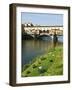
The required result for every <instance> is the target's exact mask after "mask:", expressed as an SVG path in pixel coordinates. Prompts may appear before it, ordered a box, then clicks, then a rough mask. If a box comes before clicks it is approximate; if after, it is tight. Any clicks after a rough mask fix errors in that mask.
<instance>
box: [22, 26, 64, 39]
mask: <svg viewBox="0 0 72 90" xmlns="http://www.w3.org/2000/svg"><path fill="white" fill-rule="evenodd" d="M22 33H23V34H27V35H30V36H32V37H39V36H51V37H52V36H53V35H54V33H56V35H58V36H59V35H63V26H23V25H22Z"/></svg>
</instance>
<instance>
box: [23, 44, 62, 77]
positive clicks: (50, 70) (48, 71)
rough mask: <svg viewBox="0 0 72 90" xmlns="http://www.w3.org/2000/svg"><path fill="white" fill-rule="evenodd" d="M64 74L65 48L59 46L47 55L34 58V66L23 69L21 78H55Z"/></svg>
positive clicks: (29, 65)
mask: <svg viewBox="0 0 72 90" xmlns="http://www.w3.org/2000/svg"><path fill="white" fill-rule="evenodd" d="M62 74H63V47H62V46H57V47H55V48H53V49H50V50H49V51H48V52H47V53H46V54H44V55H42V56H39V57H36V58H34V60H33V62H32V64H26V65H25V66H24V67H23V70H22V73H21V76H22V77H31V76H54V75H62Z"/></svg>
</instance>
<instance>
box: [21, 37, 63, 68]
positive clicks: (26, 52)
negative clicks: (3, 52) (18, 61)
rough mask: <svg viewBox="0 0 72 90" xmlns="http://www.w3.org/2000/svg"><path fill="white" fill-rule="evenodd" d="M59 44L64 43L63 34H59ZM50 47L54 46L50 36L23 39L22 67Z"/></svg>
mask: <svg viewBox="0 0 72 90" xmlns="http://www.w3.org/2000/svg"><path fill="white" fill-rule="evenodd" d="M57 45H58V46H59V45H63V36H58V42H57ZM50 48H53V41H52V39H51V38H50V37H42V39H41V40H38V39H37V40H35V39H31V40H22V67H23V66H24V65H25V64H28V63H31V61H32V60H33V58H35V57H37V56H39V55H43V54H44V53H46V52H47V51H48V49H50Z"/></svg>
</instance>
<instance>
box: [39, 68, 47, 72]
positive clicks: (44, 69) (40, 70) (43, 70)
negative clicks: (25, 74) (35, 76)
mask: <svg viewBox="0 0 72 90" xmlns="http://www.w3.org/2000/svg"><path fill="white" fill-rule="evenodd" d="M38 70H39V73H44V72H46V68H45V67H42V68H41V69H38Z"/></svg>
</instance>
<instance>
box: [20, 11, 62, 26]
mask: <svg viewBox="0 0 72 90" xmlns="http://www.w3.org/2000/svg"><path fill="white" fill-rule="evenodd" d="M21 22H22V24H24V23H28V22H31V23H33V24H34V25H36V24H38V25H42V26H43V25H45V26H51V25H52V26H53V25H63V15H62V14H50V13H29V12H22V13H21Z"/></svg>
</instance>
